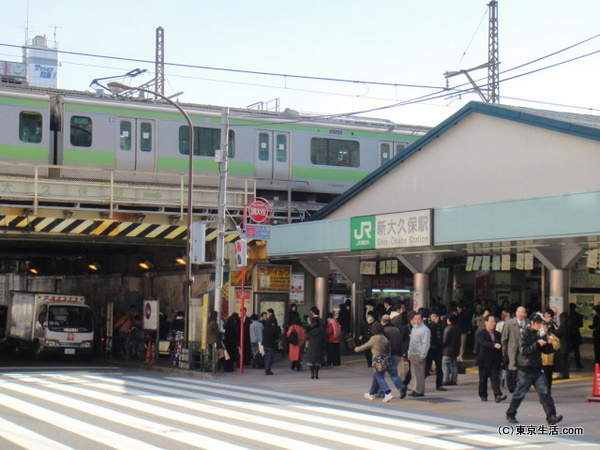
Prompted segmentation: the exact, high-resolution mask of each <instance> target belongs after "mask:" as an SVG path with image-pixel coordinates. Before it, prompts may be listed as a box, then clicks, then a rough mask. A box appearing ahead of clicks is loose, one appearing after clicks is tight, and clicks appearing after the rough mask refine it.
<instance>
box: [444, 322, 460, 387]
mask: <svg viewBox="0 0 600 450" xmlns="http://www.w3.org/2000/svg"><path fill="white" fill-rule="evenodd" d="M457 320H458V318H457V316H456V314H450V315H448V316H447V317H446V328H445V329H444V334H443V338H442V367H443V370H444V382H443V385H444V386H452V385H455V384H456V383H457V381H458V365H457V359H458V356H459V354H460V336H461V331H460V328H458V325H456V322H457Z"/></svg>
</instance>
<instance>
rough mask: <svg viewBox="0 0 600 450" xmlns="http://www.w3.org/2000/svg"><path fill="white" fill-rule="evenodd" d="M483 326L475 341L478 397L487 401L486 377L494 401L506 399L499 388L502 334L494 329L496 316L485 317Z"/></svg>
mask: <svg viewBox="0 0 600 450" xmlns="http://www.w3.org/2000/svg"><path fill="white" fill-rule="evenodd" d="M484 320H485V322H484V324H485V327H484V328H483V329H481V330H479V331H478V332H477V334H476V335H475V341H476V342H477V347H478V348H479V354H478V355H477V365H478V366H479V397H480V398H481V400H482V401H484V402H487V399H488V395H487V382H488V378H489V379H490V381H491V383H492V391H494V398H495V399H496V403H500V402H501V401H502V400H506V395H503V394H502V391H501V390H500V366H501V364H502V345H501V344H500V341H501V340H502V334H500V333H499V332H498V331H496V318H495V317H494V316H492V315H491V314H490V315H489V316H487V317H486V318H485V319H484Z"/></svg>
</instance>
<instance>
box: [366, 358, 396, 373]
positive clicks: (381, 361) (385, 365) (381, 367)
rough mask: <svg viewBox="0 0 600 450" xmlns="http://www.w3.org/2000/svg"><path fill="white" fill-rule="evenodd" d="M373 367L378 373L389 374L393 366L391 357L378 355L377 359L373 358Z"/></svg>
mask: <svg viewBox="0 0 600 450" xmlns="http://www.w3.org/2000/svg"><path fill="white" fill-rule="evenodd" d="M371 365H372V366H373V368H374V369H375V372H377V373H382V372H387V371H388V370H390V366H391V365H392V361H391V360H390V355H377V356H376V357H375V358H373V363H372V364H371Z"/></svg>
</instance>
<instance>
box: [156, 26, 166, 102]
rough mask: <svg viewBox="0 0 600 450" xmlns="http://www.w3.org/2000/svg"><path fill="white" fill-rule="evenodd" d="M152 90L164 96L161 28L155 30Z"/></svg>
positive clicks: (163, 59) (163, 46)
mask: <svg viewBox="0 0 600 450" xmlns="http://www.w3.org/2000/svg"><path fill="white" fill-rule="evenodd" d="M154 72H155V75H154V90H155V91H156V92H158V93H159V94H160V95H158V96H156V98H158V97H161V96H164V95H165V30H164V29H163V27H158V28H157V29H156V58H155V69H154Z"/></svg>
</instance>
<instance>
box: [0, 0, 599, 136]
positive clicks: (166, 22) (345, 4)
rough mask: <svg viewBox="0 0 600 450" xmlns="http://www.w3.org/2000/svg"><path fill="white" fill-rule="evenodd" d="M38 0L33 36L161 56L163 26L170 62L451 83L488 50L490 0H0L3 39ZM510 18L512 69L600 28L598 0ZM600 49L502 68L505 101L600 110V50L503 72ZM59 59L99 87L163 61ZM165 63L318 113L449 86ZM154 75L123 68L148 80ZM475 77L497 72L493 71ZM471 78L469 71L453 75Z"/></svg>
mask: <svg viewBox="0 0 600 450" xmlns="http://www.w3.org/2000/svg"><path fill="white" fill-rule="evenodd" d="M27 3H29V33H28V36H29V38H32V37H33V36H35V35H37V34H43V35H44V34H45V35H46V36H47V38H48V39H49V40H50V41H51V43H53V41H54V33H55V32H56V41H57V42H58V48H59V50H62V51H69V52H81V53H89V54H97V55H104V56H107V57H121V58H133V59H141V60H149V61H153V60H154V53H155V47H154V39H155V30H156V28H157V27H158V26H162V27H163V28H164V30H165V61H166V62H167V63H179V64H187V65H193V66H197V65H199V66H207V67H221V68H228V69H241V70H248V71H260V72H270V73H277V74H289V75H302V76H310V77H329V78H339V79H347V80H356V81H364V82H366V81H380V82H387V83H394V84H412V85H425V86H432V87H443V86H444V85H445V78H444V76H443V74H444V72H446V71H448V70H450V71H454V70H459V69H468V68H471V67H475V66H479V65H481V64H483V63H485V62H486V61H487V33H488V18H487V10H488V8H487V1H482V0H461V1H458V2H448V1H447V0H430V1H428V2H424V1H421V0H395V1H392V0H374V1H371V2H365V1H355V0H345V1H341V0H325V1H323V0H318V1H317V0H304V1H302V2H290V1H282V0H254V1H249V0H234V1H221V2H215V1H211V2H209V1H205V0H173V1H171V2H164V1H158V0H145V1H144V2H141V1H125V0H123V1H115V0H106V1H104V2H100V3H96V2H86V1H81V0H79V1H73V0H56V1H54V2H48V1H47V0H29V2H27V1H25V0H22V1H20V2H14V1H8V0H1V1H0V6H2V10H3V14H2V17H0V30H1V31H0V44H8V45H22V44H23V43H24V42H25V37H26V33H25V28H26V23H27ZM498 17H499V42H500V46H499V48H500V61H501V66H500V69H501V71H504V70H507V69H510V68H513V67H515V66H518V65H520V64H524V63H526V62H529V61H532V60H534V59H537V58H540V57H543V56H546V55H548V54H550V53H553V52H555V51H557V50H560V49H563V48H565V47H568V46H570V45H573V44H575V43H578V42H580V41H583V40H585V39H588V38H591V37H593V36H595V35H596V34H599V33H600V27H598V17H600V2H599V1H597V0H570V1H568V2H567V1H564V0H545V1H543V0H526V1H525V0H521V1H515V0H513V1H509V0H499V13H498ZM55 27H56V28H55ZM598 50H600V37H599V38H595V39H592V40H591V41H589V42H588V43H586V44H582V45H579V46H577V47H575V48H573V49H571V50H569V51H565V52H563V53H560V54H558V55H556V56H554V57H552V58H547V59H544V60H542V61H540V62H538V63H536V64H533V65H529V66H527V67H525V68H523V69H520V70H515V71H513V72H509V73H507V74H505V75H501V77H500V79H501V85H500V97H501V102H502V103H506V104H513V105H521V106H529V107H534V108H545V109H557V110H566V111H571V112H580V113H585V112H589V113H592V114H598V113H600V88H599V87H598V80H599V79H600V76H599V75H600V53H598V54H595V55H592V56H588V57H584V58H582V59H579V60H578V61H575V62H571V63H567V64H563V65H561V66H559V67H556V68H553V69H547V70H543V71H540V72H538V73H535V74H531V75H528V76H522V77H519V78H516V79H514V80H508V81H502V80H503V79H506V78H508V76H509V75H510V76H512V75H517V74H519V73H523V72H525V71H529V70H534V69H539V68H541V67H544V66H547V65H550V64H553V63H559V62H562V61H565V60H568V59H571V58H575V57H578V56H581V55H584V54H587V53H591V52H594V51H598ZM465 52H466V53H465ZM19 58H20V50H19V49H16V48H11V47H7V46H6V45H3V46H0V60H12V61H16V60H19ZM60 60H61V64H62V66H61V69H60V74H59V76H60V78H59V87H62V88H65V89H77V90H85V89H89V84H90V82H91V81H92V80H93V79H95V78H100V77H105V76H112V75H119V74H123V73H126V72H128V71H130V70H132V69H134V68H136V67H140V68H145V69H148V70H150V71H151V72H153V70H154V66H153V64H144V63H139V62H129V61H119V60H114V59H110V58H89V57H82V56H74V55H61V57H60ZM166 74H167V82H166V93H167V94H172V93H175V92H180V91H183V92H184V95H182V96H181V97H180V99H181V100H183V101H187V102H194V103H206V104H213V105H221V106H231V107H245V106H247V105H249V104H251V103H254V102H257V101H267V100H270V99H273V98H280V102H281V108H282V109H284V108H291V109H296V110H298V111H302V112H312V113H344V112H355V111H364V110H368V109H371V108H380V107H385V106H389V105H393V104H395V103H397V102H403V101H406V100H410V99H413V98H416V97H419V96H422V95H425V94H431V93H433V92H436V90H435V89H417V88H404V87H400V86H376V85H372V84H368V83H359V82H356V83H334V82H324V81H315V80H300V79H295V78H293V77H287V78H286V77H278V76H277V77H275V76H259V75H250V74H237V73H231V72H221V71H214V70H198V69H191V68H180V67H171V66H167V67H166ZM152 76H153V74H150V75H143V76H140V77H138V78H135V79H133V80H124V81H126V82H131V83H132V84H141V83H143V82H146V81H148V80H149V79H150V78H152ZM472 76H473V77H474V78H476V79H480V78H483V79H485V78H486V76H487V72H486V70H485V69H484V70H479V71H477V72H473V74H472ZM466 82H467V80H466V78H465V77H464V76H457V77H454V78H452V79H450V86H456V85H459V84H464V83H466ZM470 100H479V97H478V96H477V95H475V94H467V95H463V96H462V97H460V98H459V97H450V96H441V97H440V98H438V99H434V100H428V101H426V102H423V103H419V104H413V105H404V106H399V107H394V108H387V109H382V110H378V111H373V112H369V113H367V114H365V115H367V116H371V117H382V118H386V119H389V120H393V121H395V122H399V123H408V124H419V125H430V126H433V125H436V124H438V123H439V122H441V121H442V120H444V119H445V118H446V117H448V116H449V115H451V114H453V113H454V112H456V110H457V109H459V108H460V107H461V106H463V105H464V104H465V103H466V102H468V101H470ZM523 100H533V101H536V102H546V103H554V104H558V105H559V106H552V105H548V104H542V103H535V102H525V101H523ZM560 105H569V106H577V107H580V108H583V109H568V108H567V107H566V106H560ZM585 108H588V110H586V109H585ZM594 108H595V109H594Z"/></svg>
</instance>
